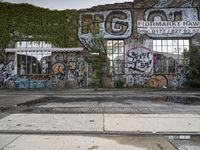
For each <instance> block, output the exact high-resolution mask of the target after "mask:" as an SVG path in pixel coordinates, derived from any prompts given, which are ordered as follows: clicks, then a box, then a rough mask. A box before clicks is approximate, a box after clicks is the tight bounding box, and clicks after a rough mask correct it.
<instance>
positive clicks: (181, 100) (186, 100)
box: [0, 96, 200, 113]
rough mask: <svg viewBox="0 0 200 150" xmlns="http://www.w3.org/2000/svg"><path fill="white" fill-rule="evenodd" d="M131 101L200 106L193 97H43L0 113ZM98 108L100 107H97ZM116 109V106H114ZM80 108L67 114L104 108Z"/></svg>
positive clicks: (4, 108) (47, 110)
mask: <svg viewBox="0 0 200 150" xmlns="http://www.w3.org/2000/svg"><path fill="white" fill-rule="evenodd" d="M131 101H138V102H139V101H144V102H145V101H147V102H151V103H160V104H168V103H172V104H173V103H174V104H180V105H195V106H196V105H200V97H197V96H193V97H182V96H147V97H143V96H135V97H134V96H133V97H130V96H128V97H117V96H116V97H114V96H113V97H92V98H84V97H81V98H70V97H67V98H66V97H43V98H39V99H36V100H32V101H28V102H25V103H20V104H18V105H17V106H10V107H0V112H11V113H12V112H33V113H34V112H36V113H37V112H39V113H51V112H62V111H63V109H61V110H58V109H59V108H45V109H44V108H43V107H41V108H40V107H39V106H43V105H47V104H51V103H57V104H58V103H60V104H67V103H79V102H80V103H85V104H87V103H88V106H89V102H90V103H91V102H96V103H97V104H100V103H105V102H106V103H107V102H108V103H109V102H111V103H119V104H122V105H126V106H128V105H131ZM97 106H98V105H97ZM113 107H115V106H113ZM78 109H80V108H77V110H74V107H71V108H68V109H65V111H66V113H67V112H73V111H74V112H79V111H80V113H84V112H88V113H92V112H96V113H98V112H103V111H104V110H103V108H102V110H101V108H98V110H97V109H96V106H95V107H94V108H90V109H89V108H88V109H87V107H84V109H83V110H81V109H80V110H78Z"/></svg>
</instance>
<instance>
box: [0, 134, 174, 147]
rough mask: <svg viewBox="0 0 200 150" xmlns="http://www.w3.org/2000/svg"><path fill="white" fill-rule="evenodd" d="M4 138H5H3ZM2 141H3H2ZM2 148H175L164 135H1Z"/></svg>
mask: <svg viewBox="0 0 200 150" xmlns="http://www.w3.org/2000/svg"><path fill="white" fill-rule="evenodd" d="M5 138H6V140H5ZM3 142H4V143H3ZM0 149H2V150H96V149H98V150H147V149H148V150H176V148H175V147H174V146H173V145H172V144H171V143H170V142H169V141H168V140H167V139H165V138H164V137H147V136H146V137H141V136H137V137H132V136H94V135H1V134H0Z"/></svg>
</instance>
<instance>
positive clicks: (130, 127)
mask: <svg viewBox="0 0 200 150" xmlns="http://www.w3.org/2000/svg"><path fill="white" fill-rule="evenodd" d="M0 133H20V134H21V133H24V134H26V133H34V134H42V133H45V134H54V133H55V134H57V133H115V134H118V133H120V134H123V133H125V134H190V135H191V134H195V135H197V134H198V135H200V115H199V114H13V115H10V116H8V117H5V118H3V119H1V120H0Z"/></svg>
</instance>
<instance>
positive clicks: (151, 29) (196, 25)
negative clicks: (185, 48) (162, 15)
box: [137, 21, 200, 37]
mask: <svg viewBox="0 0 200 150" xmlns="http://www.w3.org/2000/svg"><path fill="white" fill-rule="evenodd" d="M137 30H138V33H141V34H147V35H148V34H150V35H151V36H154V37H159V36H166V37H168V36H169V37H186V36H193V35H195V34H197V33H200V21H153V22H151V21H137Z"/></svg>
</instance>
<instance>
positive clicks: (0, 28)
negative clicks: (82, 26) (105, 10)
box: [0, 2, 79, 49]
mask: <svg viewBox="0 0 200 150" xmlns="http://www.w3.org/2000/svg"><path fill="white" fill-rule="evenodd" d="M78 16H79V13H78V11H77V10H63V11H58V10H49V9H45V8H40V7H36V6H33V5H30V4H11V3H5V2H0V48H1V49H5V48H6V47H14V43H15V42H16V41H21V40H33V41H45V42H50V43H52V44H53V45H55V46H56V47H77V46H78V37H77V25H78V24H77V22H78Z"/></svg>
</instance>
